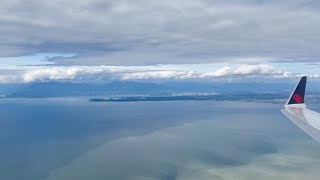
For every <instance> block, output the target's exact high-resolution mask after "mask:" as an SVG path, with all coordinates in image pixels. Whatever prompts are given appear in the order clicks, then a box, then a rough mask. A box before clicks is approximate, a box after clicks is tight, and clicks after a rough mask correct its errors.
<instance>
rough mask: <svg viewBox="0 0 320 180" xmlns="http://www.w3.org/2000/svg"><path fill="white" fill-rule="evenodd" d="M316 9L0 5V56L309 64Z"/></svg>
mask: <svg viewBox="0 0 320 180" xmlns="http://www.w3.org/2000/svg"><path fill="white" fill-rule="evenodd" d="M319 6H320V5H319V3H318V2H317V1H312V0H292V1H288V0H285V1H281V2H279V1H274V0H272V1H264V0H232V1H228V2H225V1H222V0H218V1H209V0H200V1H191V0H187V1H185V0H184V1H182V0H171V1H169V0H164V1H147V0H138V1H128V0H119V1H110V0H109V1H101V0H81V1H71V0H67V1H61V0H54V1H36V0H32V1H28V3H26V2H25V1H19V0H12V1H3V2H2V3H1V8H0V23H1V27H0V40H1V43H0V46H6V47H12V48H10V49H11V50H10V49H8V50H6V49H5V50H4V51H2V52H1V53H0V55H1V56H14V55H21V54H28V53H30V54H32V53H39V52H57V53H59V52H63V53H77V54H78V56H77V57H76V58H58V59H57V58H55V59H52V61H54V62H57V63H58V64H60V65H146V64H167V63H168V64H176V63H209V62H211V63H214V62H222V61H223V62H224V61H225V59H224V58H225V57H276V60H275V61H277V62H282V61H284V60H286V61H287V60H288V59H300V61H303V62H310V61H309V59H308V58H309V57H312V58H317V57H319V56H320V53H319V51H318V47H319V41H320V38H319V36H318V31H319V28H320V22H319V18H320V13H319V11H318V9H319ZM9 50H10V51H9ZM306 58H307V59H306ZM229 60H230V61H229V62H234V61H233V60H232V59H229ZM242 60H244V59H242ZM241 62H246V61H241ZM259 62H260V63H261V62H262V61H261V60H260V61H258V63H259Z"/></svg>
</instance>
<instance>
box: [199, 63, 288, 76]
mask: <svg viewBox="0 0 320 180" xmlns="http://www.w3.org/2000/svg"><path fill="white" fill-rule="evenodd" d="M283 74H284V73H283V72H282V70H280V69H278V68H276V67H273V66H271V65H267V64H259V65H242V66H240V67H235V68H231V67H223V68H221V69H218V70H216V71H214V72H209V73H204V74H202V75H201V76H202V77H226V76H250V75H254V76H258V75H266V76H279V75H283Z"/></svg>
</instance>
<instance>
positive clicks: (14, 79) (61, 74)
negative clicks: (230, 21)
mask: <svg viewBox="0 0 320 180" xmlns="http://www.w3.org/2000/svg"><path fill="white" fill-rule="evenodd" d="M295 76H299V75H298V74H294V73H288V72H284V71H283V70H281V69H279V68H277V67H274V66H271V65H267V64H258V65H241V66H236V67H228V66H226V67H221V68H217V69H213V70H211V71H210V72H200V71H191V70H182V69H180V70H179V69H177V70H175V69H172V70H167V69H166V67H164V69H162V68H161V67H157V66H141V67H139V68H137V67H136V68H134V67H130V66H129V67H127V66H123V67H117V66H72V67H59V66H55V67H40V68H34V69H29V70H22V71H17V72H16V73H15V74H2V75H1V74H0V83H30V82H35V81H75V82H83V81H89V82H95V81H110V80H160V79H175V80H186V79H204V80H215V79H224V78H235V79H257V78H288V77H289V78H290V77H295ZM310 77H312V78H319V77H320V76H319V75H318V74H312V75H310Z"/></svg>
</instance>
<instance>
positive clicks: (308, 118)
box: [281, 76, 320, 143]
mask: <svg viewBox="0 0 320 180" xmlns="http://www.w3.org/2000/svg"><path fill="white" fill-rule="evenodd" d="M306 83H307V77H306V76H304V77H302V78H301V80H300V82H299V83H298V85H297V86H296V88H295V89H294V91H293V92H292V94H291V96H290V97H289V99H288V101H287V103H286V104H285V105H284V107H283V109H281V112H282V113H283V114H284V115H286V116H287V117H288V118H289V119H290V120H291V121H292V122H293V123H295V124H296V125H297V126H298V127H299V128H301V129H302V130H303V131H304V132H305V133H307V134H308V135H309V136H311V137H312V138H313V139H314V140H316V141H317V142H319V143H320V113H318V112H315V111H312V110H310V109H308V108H307V107H306V105H305V103H304V95H305V88H306Z"/></svg>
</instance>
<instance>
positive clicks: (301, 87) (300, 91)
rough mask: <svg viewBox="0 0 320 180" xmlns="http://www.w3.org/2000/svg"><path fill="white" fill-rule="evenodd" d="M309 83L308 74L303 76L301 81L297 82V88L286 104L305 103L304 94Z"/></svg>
mask: <svg viewBox="0 0 320 180" xmlns="http://www.w3.org/2000/svg"><path fill="white" fill-rule="evenodd" d="M306 85H307V76H303V77H301V79H300V81H299V83H298V84H297V86H296V88H295V89H294V90H293V92H292V93H291V95H290V97H289V99H288V101H287V103H286V106H287V105H294V104H304V95H305V91H306Z"/></svg>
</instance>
